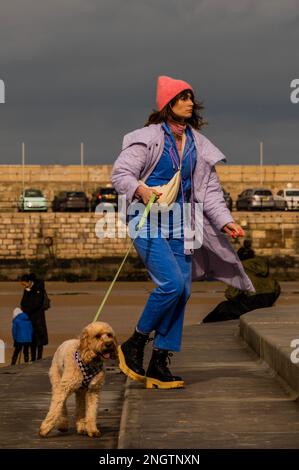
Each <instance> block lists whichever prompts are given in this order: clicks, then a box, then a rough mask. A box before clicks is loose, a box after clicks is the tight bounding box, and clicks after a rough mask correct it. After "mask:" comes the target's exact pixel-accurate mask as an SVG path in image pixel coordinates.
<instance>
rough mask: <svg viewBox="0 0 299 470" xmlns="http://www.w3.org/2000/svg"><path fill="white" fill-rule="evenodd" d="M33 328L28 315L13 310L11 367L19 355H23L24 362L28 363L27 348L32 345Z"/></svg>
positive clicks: (18, 310) (19, 310)
mask: <svg viewBox="0 0 299 470" xmlns="http://www.w3.org/2000/svg"><path fill="white" fill-rule="evenodd" d="M32 334H33V328H32V323H31V321H30V319H29V317H28V315H27V314H26V313H24V312H22V310H21V309H20V308H15V309H14V311H13V315H12V337H13V340H14V352H13V355H12V358H11V365H12V366H13V365H15V364H16V362H17V360H18V357H19V354H21V353H22V350H23V354H24V362H29V346H31V344H32Z"/></svg>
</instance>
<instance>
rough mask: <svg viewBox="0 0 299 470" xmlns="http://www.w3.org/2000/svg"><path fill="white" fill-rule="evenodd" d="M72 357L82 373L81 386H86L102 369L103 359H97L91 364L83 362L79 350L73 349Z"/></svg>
mask: <svg viewBox="0 0 299 470" xmlns="http://www.w3.org/2000/svg"><path fill="white" fill-rule="evenodd" d="M74 359H75V361H76V363H77V365H78V367H79V369H80V370H81V373H82V375H83V381H82V386H83V387H85V388H87V387H88V385H89V384H90V382H91V381H92V379H93V378H94V377H95V376H96V375H97V374H98V373H99V372H100V371H101V370H102V369H103V360H102V359H99V360H97V362H96V363H93V364H92V365H90V364H84V362H83V361H82V359H81V357H80V354H79V351H75V353H74Z"/></svg>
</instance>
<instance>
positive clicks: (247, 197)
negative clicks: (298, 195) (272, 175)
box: [236, 188, 274, 211]
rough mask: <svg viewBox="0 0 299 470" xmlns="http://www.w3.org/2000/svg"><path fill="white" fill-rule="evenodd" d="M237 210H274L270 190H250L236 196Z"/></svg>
mask: <svg viewBox="0 0 299 470" xmlns="http://www.w3.org/2000/svg"><path fill="white" fill-rule="evenodd" d="M236 207H237V210H238V211H240V210H263V209H268V210H272V209H274V199H273V195H272V191H270V189H263V188H253V189H252V188H251V189H245V191H243V192H242V193H241V194H239V195H238V199H237V202H236Z"/></svg>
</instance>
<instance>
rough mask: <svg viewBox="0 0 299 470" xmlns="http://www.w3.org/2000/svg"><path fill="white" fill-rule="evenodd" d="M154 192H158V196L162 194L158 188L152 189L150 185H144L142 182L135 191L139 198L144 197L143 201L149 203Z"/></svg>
mask: <svg viewBox="0 0 299 470" xmlns="http://www.w3.org/2000/svg"><path fill="white" fill-rule="evenodd" d="M152 194H157V196H158V198H159V196H161V194H162V193H159V192H158V191H157V190H156V189H152V188H150V187H149V186H143V185H142V184H141V185H139V186H138V188H137V189H136V191H135V196H137V197H138V199H142V201H143V203H144V204H145V205H147V203H148V201H149V200H150V198H151V196H152Z"/></svg>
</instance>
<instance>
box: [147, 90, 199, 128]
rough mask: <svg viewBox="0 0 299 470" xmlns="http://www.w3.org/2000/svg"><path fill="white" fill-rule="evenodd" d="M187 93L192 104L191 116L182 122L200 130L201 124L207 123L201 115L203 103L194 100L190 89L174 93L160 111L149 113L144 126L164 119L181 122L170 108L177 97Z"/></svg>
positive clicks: (179, 97)
mask: <svg viewBox="0 0 299 470" xmlns="http://www.w3.org/2000/svg"><path fill="white" fill-rule="evenodd" d="M189 94H190V95H191V99H192V101H193V104H194V106H193V110H192V116H191V117H190V118H188V119H186V120H184V122H186V123H187V124H190V126H191V127H193V128H194V129H197V130H200V129H201V128H202V126H204V125H205V124H207V121H205V120H204V119H203V117H202V115H201V111H202V110H203V109H204V106H203V103H202V102H199V101H196V100H195V98H194V94H193V92H192V90H184V91H182V92H181V93H179V94H178V95H176V96H175V97H174V98H173V99H172V100H171V101H170V102H169V103H167V105H166V106H164V108H163V109H161V111H156V110H154V111H153V112H152V113H151V114H150V115H149V117H148V120H147V121H146V123H145V124H144V126H149V125H150V124H159V123H160V122H166V121H177V122H181V121H182V120H181V119H180V118H179V117H178V116H177V115H176V114H175V113H174V112H173V111H172V109H171V108H172V106H174V105H175V103H176V102H177V101H178V100H179V99H182V98H187V96H188V95H189Z"/></svg>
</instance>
